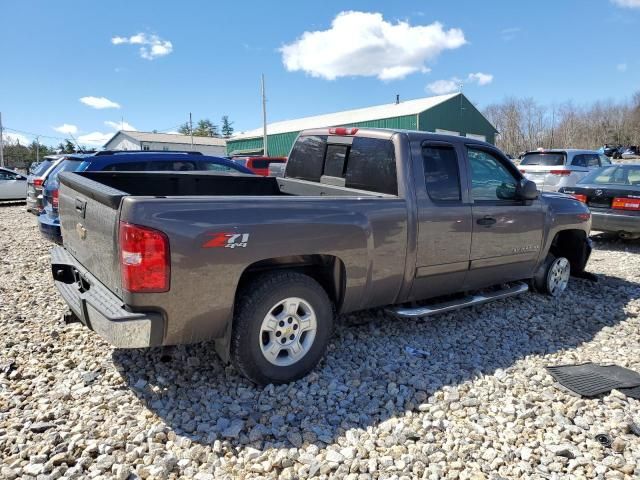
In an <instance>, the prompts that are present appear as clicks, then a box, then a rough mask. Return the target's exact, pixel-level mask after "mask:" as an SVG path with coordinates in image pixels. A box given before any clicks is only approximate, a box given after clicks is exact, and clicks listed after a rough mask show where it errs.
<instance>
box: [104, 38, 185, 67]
mask: <svg viewBox="0 0 640 480" xmlns="http://www.w3.org/2000/svg"><path fill="white" fill-rule="evenodd" d="M111 43H112V44H113V45H122V44H127V43H128V44H130V45H142V46H141V47H140V50H139V52H140V56H141V57H142V58H144V59H146V60H153V59H155V58H158V57H164V56H165V55H169V54H170V53H171V52H172V51H173V44H172V43H171V42H170V41H169V40H163V39H162V38H160V37H159V36H157V35H147V34H146V33H137V34H135V35H131V36H130V37H118V36H116V37H113V38H111Z"/></svg>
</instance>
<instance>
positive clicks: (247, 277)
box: [215, 254, 346, 362]
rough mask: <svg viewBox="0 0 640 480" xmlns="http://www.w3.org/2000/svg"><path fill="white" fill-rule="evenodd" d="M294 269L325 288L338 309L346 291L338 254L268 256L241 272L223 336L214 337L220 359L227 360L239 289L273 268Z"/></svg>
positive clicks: (342, 267) (239, 293) (241, 289)
mask: <svg viewBox="0 0 640 480" xmlns="http://www.w3.org/2000/svg"><path fill="white" fill-rule="evenodd" d="M285 270H288V271H296V272H299V273H302V274H305V275H307V276H309V277H311V278H312V279H314V280H315V281H316V282H318V284H319V285H320V286H321V287H322V288H323V289H324V291H325V292H326V293H327V296H328V297H329V300H331V302H332V303H333V306H334V309H335V311H336V312H340V311H341V308H342V304H343V302H344V297H345V290H346V268H345V264H344V262H343V261H342V259H340V258H339V257H336V256H334V255H325V254H311V255H290V256H283V257H274V258H267V259H263V260H259V261H256V262H254V263H252V264H250V265H248V266H247V267H246V268H245V269H244V270H243V272H242V274H241V275H240V279H239V281H238V286H237V288H236V292H235V295H234V302H233V311H232V316H231V320H230V321H229V322H228V324H227V327H226V329H225V335H224V336H223V337H222V338H219V339H216V341H215V343H216V351H217V352H218V355H219V356H220V357H221V358H222V360H223V361H225V362H227V361H228V360H229V347H230V339H231V332H232V329H233V318H234V316H235V310H236V304H237V302H238V300H239V298H240V296H241V295H242V292H243V291H244V290H245V289H246V288H248V286H249V285H251V283H252V282H253V281H254V280H256V279H257V278H258V277H260V276H261V275H266V274H268V273H269V272H274V271H285Z"/></svg>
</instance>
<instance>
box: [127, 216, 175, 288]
mask: <svg viewBox="0 0 640 480" xmlns="http://www.w3.org/2000/svg"><path fill="white" fill-rule="evenodd" d="M120 268H121V270H122V288H124V289H125V290H128V291H129V292H132V293H153V292H167V291H168V290H169V279H170V276H171V267H170V266H169V239H168V238H167V236H166V235H165V234H164V233H162V232H160V231H158V230H154V229H153V228H148V227H141V226H139V225H133V224H131V223H126V222H120Z"/></svg>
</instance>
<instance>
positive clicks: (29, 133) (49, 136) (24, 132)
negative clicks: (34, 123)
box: [4, 127, 69, 140]
mask: <svg viewBox="0 0 640 480" xmlns="http://www.w3.org/2000/svg"><path fill="white" fill-rule="evenodd" d="M4 129H5V130H8V131H11V132H14V133H21V134H23V135H29V136H31V137H42V138H52V139H54V140H67V139H68V138H69V137H54V136H53V135H44V134H42V133H33V132H27V131H25V130H18V129H17V128H9V127H4Z"/></svg>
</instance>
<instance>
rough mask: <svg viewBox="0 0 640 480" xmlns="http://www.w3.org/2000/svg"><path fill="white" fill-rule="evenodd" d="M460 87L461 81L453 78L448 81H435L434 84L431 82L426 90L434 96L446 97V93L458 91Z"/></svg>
mask: <svg viewBox="0 0 640 480" xmlns="http://www.w3.org/2000/svg"><path fill="white" fill-rule="evenodd" d="M461 86H462V80H460V79H459V78H455V77H454V78H452V79H450V80H436V81H435V82H431V83H430V84H429V85H427V89H428V90H429V91H430V92H432V93H435V94H436V95H446V94H447V93H453V92H458V91H460V87H461Z"/></svg>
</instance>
